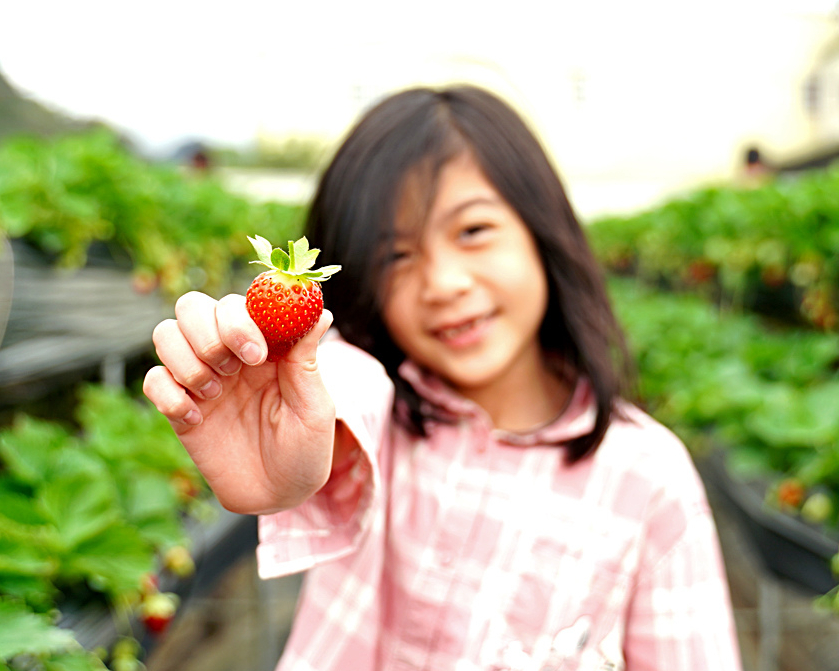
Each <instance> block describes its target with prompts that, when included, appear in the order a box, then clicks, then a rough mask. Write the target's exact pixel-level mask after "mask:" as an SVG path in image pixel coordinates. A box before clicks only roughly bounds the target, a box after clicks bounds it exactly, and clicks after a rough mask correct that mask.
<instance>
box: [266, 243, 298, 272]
mask: <svg viewBox="0 0 839 671" xmlns="http://www.w3.org/2000/svg"><path fill="white" fill-rule="evenodd" d="M271 266H272V267H274V268H277V269H278V270H283V271H285V270H290V269H292V267H293V265H292V262H291V258H290V257H289V255H288V254H286V253H285V251H284V250H282V249H280V248H279V247H276V248H275V249H274V250H273V251H272V252H271Z"/></svg>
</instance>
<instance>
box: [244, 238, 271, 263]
mask: <svg viewBox="0 0 839 671" xmlns="http://www.w3.org/2000/svg"><path fill="white" fill-rule="evenodd" d="M248 240H250V242H251V244H252V245H253V248H254V250H256V256H257V258H258V259H259V263H262V264H263V265H266V266H270V265H271V243H270V242H268V240H266V239H265V238H263V237H261V236H259V235H256V236H254V237H250V236H248Z"/></svg>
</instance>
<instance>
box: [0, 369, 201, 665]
mask: <svg viewBox="0 0 839 671" xmlns="http://www.w3.org/2000/svg"><path fill="white" fill-rule="evenodd" d="M186 482H188V483H190V486H189V487H188V488H185V487H184V483H186ZM208 494H209V490H208V489H207V487H206V485H205V484H204V482H203V480H202V479H201V477H200V475H199V474H198V472H197V470H196V469H195V467H194V466H193V464H192V461H191V460H190V458H189V456H188V455H187V453H186V451H185V450H184V448H183V447H182V446H181V444H180V442H179V441H178V439H177V438H176V436H175V434H174V432H173V431H172V428H171V426H170V425H169V423H168V421H167V420H166V419H165V418H164V417H163V416H162V415H161V414H160V413H158V412H157V411H156V410H155V409H154V408H153V407H152V406H151V404H150V403H148V402H147V401H141V400H139V399H135V398H132V397H130V396H129V395H128V394H127V393H126V392H124V391H121V390H116V389H113V388H107V387H102V386H97V385H90V386H88V387H86V388H85V389H84V391H83V394H82V398H81V402H80V404H79V407H78V415H77V426H75V427H71V426H65V425H63V424H59V423H57V422H52V421H46V420H41V419H35V418H33V417H30V416H27V415H20V416H19V417H18V418H17V419H16V421H15V422H14V424H13V425H12V426H10V427H7V428H5V429H3V430H2V431H0V666H2V664H3V663H5V664H6V665H7V666H6V667H3V668H12V669H24V668H25V669H58V668H73V669H79V670H82V669H101V668H105V667H104V666H103V663H102V661H101V659H100V658H99V657H97V656H95V655H92V654H90V653H88V652H85V651H83V650H82V649H81V647H80V646H79V645H78V643H76V642H75V639H74V638H73V636H72V633H71V632H68V631H66V630H64V629H60V628H58V627H57V626H56V623H55V620H56V614H57V612H58V611H59V610H60V609H62V608H65V607H68V606H70V607H73V605H74V604H75V607H80V606H81V605H84V604H90V603H95V602H97V601H98V602H101V604H102V606H103V608H108V609H110V610H111V611H112V612H113V613H114V617H115V622H116V624H117V628H118V631H121V633H122V634H124V635H130V634H131V632H130V631H127V629H128V628H129V626H130V625H129V621H130V615H131V612H132V609H133V608H134V607H135V606H136V604H137V602H138V601H139V600H140V598H141V596H142V590H143V589H144V585H145V581H147V580H148V576H150V575H154V574H155V572H157V571H159V570H160V563H161V558H162V557H163V556H165V553H166V552H167V551H168V550H170V549H171V548H173V547H184V546H186V545H187V544H188V542H189V539H188V536H187V532H186V520H187V519H188V517H187V516H189V515H191V516H194V517H196V518H198V519H207V514H208V512H209V511H210V510H211V508H210V507H209V505H208V503H207V501H208Z"/></svg>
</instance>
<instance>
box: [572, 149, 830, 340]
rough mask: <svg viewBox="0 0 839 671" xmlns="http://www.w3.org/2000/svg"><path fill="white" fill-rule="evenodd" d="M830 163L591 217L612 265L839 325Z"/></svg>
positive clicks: (593, 235) (738, 303)
mask: <svg viewBox="0 0 839 671" xmlns="http://www.w3.org/2000/svg"><path fill="white" fill-rule="evenodd" d="M837 193H839V165H834V166H833V167H831V168H829V169H826V170H823V171H812V172H806V173H802V174H801V175H800V176H798V177H795V178H788V179H777V180H776V181H774V182H771V183H768V184H766V185H764V186H761V187H758V188H735V187H726V186H720V187H710V188H705V189H700V190H697V191H695V192H693V193H691V194H688V195H686V196H685V197H683V198H677V199H674V200H671V201H670V202H667V203H665V204H664V205H662V206H660V207H657V208H654V209H651V210H649V211H647V212H644V213H641V214H638V215H636V216H630V217H611V218H604V219H601V220H598V221H596V222H593V223H592V225H591V226H590V227H589V234H590V240H591V242H592V245H593V247H594V249H595V251H596V253H597V255H598V256H599V258H600V259H601V260H602V262H603V263H604V264H605V265H606V266H607V267H608V268H609V269H610V270H612V271H613V272H616V273H621V274H631V275H634V276H636V277H638V278H639V279H641V280H643V281H645V282H649V283H651V284H654V285H657V286H661V287H664V288H667V289H672V290H690V291H695V292H697V293H701V294H703V295H705V296H707V297H709V298H713V299H714V300H716V301H718V302H720V303H721V304H723V305H726V306H730V307H738V308H746V309H754V310H757V311H761V312H764V313H768V314H771V315H773V316H775V317H778V318H780V319H783V320H785V321H788V322H793V323H794V322H799V323H805V324H807V325H810V326H812V327H815V328H818V329H823V330H837V329H839V198H837V195H836V194H837Z"/></svg>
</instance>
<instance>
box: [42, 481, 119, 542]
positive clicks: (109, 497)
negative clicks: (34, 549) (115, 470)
mask: <svg viewBox="0 0 839 671" xmlns="http://www.w3.org/2000/svg"><path fill="white" fill-rule="evenodd" d="M37 502H38V505H39V508H40V510H41V511H43V512H44V514H46V515H47V516H48V517H49V518H50V520H51V521H52V523H53V524H54V525H55V527H56V529H57V531H58V535H59V538H60V542H61V544H62V546H63V548H64V549H65V550H67V551H69V550H71V549H73V548H74V547H76V546H77V545H78V544H79V543H81V542H83V541H85V540H87V539H89V538H91V537H93V536H95V535H96V534H99V533H101V532H102V531H103V530H104V529H106V528H108V527H109V526H110V525H111V524H112V523H113V522H114V521H115V520H117V519H118V518H119V508H118V505H117V496H116V490H115V489H114V484H113V482H112V481H109V480H97V479H93V478H91V477H89V476H87V475H86V474H83V473H79V474H76V475H73V476H70V477H64V478H56V479H55V480H51V481H50V482H47V483H45V484H44V485H43V487H42V488H41V490H40V492H39V493H38V498H37Z"/></svg>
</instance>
